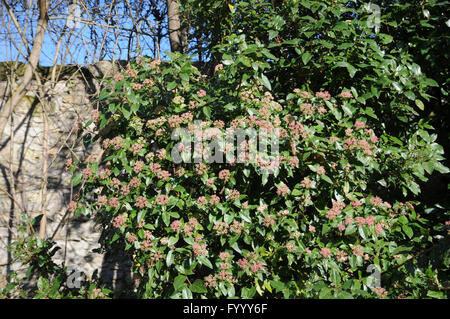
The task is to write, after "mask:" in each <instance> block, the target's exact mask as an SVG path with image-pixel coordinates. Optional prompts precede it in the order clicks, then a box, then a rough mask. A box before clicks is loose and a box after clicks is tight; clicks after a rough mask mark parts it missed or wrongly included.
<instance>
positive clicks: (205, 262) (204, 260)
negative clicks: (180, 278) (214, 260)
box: [197, 256, 213, 269]
mask: <svg viewBox="0 0 450 319" xmlns="http://www.w3.org/2000/svg"><path fill="white" fill-rule="evenodd" d="M197 260H198V261H199V263H200V264H202V265H205V266H207V267H209V268H211V269H213V265H212V264H211V262H210V261H209V259H208V258H206V256H200V257H197Z"/></svg>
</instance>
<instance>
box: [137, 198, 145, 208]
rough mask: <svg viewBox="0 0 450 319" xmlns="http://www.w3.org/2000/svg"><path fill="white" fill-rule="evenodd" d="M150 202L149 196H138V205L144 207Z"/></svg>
mask: <svg viewBox="0 0 450 319" xmlns="http://www.w3.org/2000/svg"><path fill="white" fill-rule="evenodd" d="M147 205H148V202H147V198H145V196H138V198H136V206H137V207H139V208H144V207H147Z"/></svg>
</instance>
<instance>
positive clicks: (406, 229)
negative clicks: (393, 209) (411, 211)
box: [402, 225, 414, 238]
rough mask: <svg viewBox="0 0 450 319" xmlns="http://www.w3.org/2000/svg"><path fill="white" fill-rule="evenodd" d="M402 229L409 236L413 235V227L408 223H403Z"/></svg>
mask: <svg viewBox="0 0 450 319" xmlns="http://www.w3.org/2000/svg"><path fill="white" fill-rule="evenodd" d="M402 230H403V232H404V233H405V234H406V235H407V236H408V237H409V238H412V237H413V235H414V232H413V230H412V228H411V227H409V226H408V225H403V226H402Z"/></svg>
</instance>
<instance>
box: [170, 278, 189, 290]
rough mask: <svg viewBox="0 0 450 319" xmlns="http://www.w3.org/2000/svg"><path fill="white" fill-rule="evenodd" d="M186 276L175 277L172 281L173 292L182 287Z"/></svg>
mask: <svg viewBox="0 0 450 319" xmlns="http://www.w3.org/2000/svg"><path fill="white" fill-rule="evenodd" d="M186 278H187V277H186V276H184V275H178V276H176V277H175V279H174V281H173V287H174V288H175V291H178V290H180V289H181V288H182V287H183V286H184V282H185V281H186Z"/></svg>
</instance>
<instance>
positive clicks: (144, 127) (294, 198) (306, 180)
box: [68, 35, 448, 298]
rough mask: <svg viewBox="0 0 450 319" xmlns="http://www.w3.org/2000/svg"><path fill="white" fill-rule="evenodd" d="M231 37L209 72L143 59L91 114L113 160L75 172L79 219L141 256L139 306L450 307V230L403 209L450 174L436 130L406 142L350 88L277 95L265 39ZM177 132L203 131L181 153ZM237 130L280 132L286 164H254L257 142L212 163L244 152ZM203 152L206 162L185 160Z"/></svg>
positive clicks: (424, 128) (178, 61) (181, 60)
mask: <svg viewBox="0 0 450 319" xmlns="http://www.w3.org/2000/svg"><path fill="white" fill-rule="evenodd" d="M227 41H228V42H227V43H226V44H224V45H223V46H222V47H221V48H219V49H220V50H223V51H224V54H223V63H222V64H219V65H217V66H216V69H215V74H214V75H212V76H210V77H208V76H203V75H201V74H200V72H199V71H198V70H197V69H196V68H195V67H193V66H192V64H191V62H190V60H189V57H188V56H183V55H179V54H173V55H172V59H171V61H169V62H167V63H164V64H160V62H159V61H157V60H149V59H145V58H140V59H138V60H136V61H133V62H132V63H131V64H130V65H129V66H128V68H127V70H125V72H124V73H121V74H117V75H116V76H115V77H114V79H113V80H111V81H110V85H109V86H108V88H106V89H105V90H104V91H103V92H102V94H101V96H100V97H101V99H103V100H105V108H104V110H103V111H102V112H100V111H98V110H95V111H94V112H93V117H92V121H93V122H95V123H96V124H97V125H98V127H99V130H100V132H101V135H103V141H102V143H103V148H104V153H103V160H102V162H100V163H99V162H98V161H95V158H96V154H92V155H91V156H89V157H88V158H87V159H86V160H85V161H84V162H80V163H78V162H72V161H69V163H68V167H69V169H70V170H71V171H72V172H73V173H74V179H73V181H74V186H77V185H83V186H82V187H81V188H80V194H79V195H80V199H79V200H78V201H77V202H72V203H71V205H70V207H71V209H72V210H73V211H75V212H76V213H83V214H86V215H92V216H94V218H95V219H96V220H97V221H98V222H99V223H100V224H101V225H102V228H103V233H102V236H101V245H102V249H103V250H104V251H114V250H124V251H125V252H126V253H127V255H128V257H129V258H130V260H133V263H134V266H133V271H134V272H135V274H136V275H138V276H139V277H140V280H139V284H138V286H137V287H136V291H137V295H138V296H140V297H144V298H158V297H163V298H168V297H171V298H200V297H208V298H214V297H215V298H218V297H228V298H235V297H243V298H252V297H256V296H264V297H281V298H305V297H306V298H311V297H312V298H361V297H363V298H373V297H376V296H379V297H385V296H388V297H390V298H397V297H400V298H402V297H412V298H421V297H445V289H446V287H445V285H448V283H446V282H445V280H446V279H445V275H444V274H445V270H446V269H448V247H447V243H446V241H445V236H446V234H447V232H448V230H447V229H446V227H447V226H446V225H444V224H441V225H437V226H435V227H434V228H430V224H429V221H428V219H427V218H426V216H425V217H424V216H421V214H419V213H418V212H417V211H416V208H415V207H416V206H417V205H419V204H420V203H417V202H415V201H413V200H411V201H405V200H404V198H406V197H409V198H414V196H415V195H417V194H418V193H419V192H420V188H419V186H418V184H417V180H418V179H426V175H427V174H430V173H432V172H433V171H435V170H437V171H440V172H442V173H446V172H448V169H447V168H446V167H444V166H443V165H442V164H441V163H440V161H441V160H442V159H443V157H442V153H443V151H442V147H441V146H440V145H438V144H437V143H434V140H435V138H436V136H435V135H433V134H430V133H429V132H428V130H429V129H431V127H430V126H429V125H428V124H427V123H426V122H425V121H423V120H420V121H418V122H417V123H416V124H417V127H418V129H417V130H416V131H413V132H412V134H410V135H409V136H408V137H407V138H404V139H403V140H402V139H401V137H400V136H394V135H392V134H390V133H389V132H387V131H383V130H381V128H382V123H381V124H380V122H381V121H380V119H379V118H378V116H377V114H376V110H374V108H373V107H370V106H367V105H364V104H363V103H362V101H361V99H359V97H360V95H359V94H358V93H359V92H358V91H357V90H356V89H355V88H354V87H351V88H349V89H346V90H343V91H342V92H340V94H337V95H331V94H330V93H329V92H327V91H318V92H313V91H309V90H307V87H306V86H305V87H303V88H302V89H299V88H295V89H293V90H292V91H291V92H287V91H281V92H279V90H280V89H279V86H277V85H276V83H273V81H270V80H269V79H268V77H267V76H265V72H263V71H265V70H267V69H269V68H270V65H271V63H270V62H268V61H267V58H269V59H270V57H268V56H267V55H268V54H270V53H269V52H268V51H267V50H266V48H265V47H264V46H263V45H262V44H261V43H258V42H254V43H247V42H246V37H244V36H242V35H241V36H230V37H228V38H227ZM225 52H227V53H225ZM278 93H280V96H281V98H280V97H278ZM195 120H200V121H201V122H195ZM90 124H91V123H90V122H88V123H87V124H86V125H90ZM180 127H184V128H186V129H187V130H188V131H189V132H190V133H191V135H190V136H188V137H185V138H184V139H182V143H179V140H180V139H179V138H174V137H175V136H173V132H176V129H177V128H180ZM211 128H213V129H211ZM239 128H242V129H246V128H247V129H248V128H255V129H257V130H258V134H259V135H262V136H263V139H262V141H264V140H265V138H267V139H270V138H273V135H271V134H276V136H277V137H278V142H279V155H280V157H279V158H273V157H272V158H270V157H268V158H256V159H255V158H251V157H250V154H252V153H251V152H250V151H251V150H252V147H253V146H256V145H255V144H254V143H253V141H252V140H251V139H248V140H246V142H244V143H243V145H246V147H248V151H249V152H248V153H245V155H242V154H241V156H240V157H238V158H236V159H235V161H234V162H233V161H231V162H226V163H214V162H213V163H211V160H210V159H211V157H210V156H214V155H217V154H220V152H224V154H228V155H230V154H231V153H232V152H234V150H235V149H234V148H232V147H231V146H230V145H227V144H226V143H223V142H221V140H220V136H221V135H220V134H225V133H227V134H231V133H232V132H233V129H236V130H237V129H239ZM196 129H197V130H200V131H201V132H202V134H201V138H200V141H202V142H207V143H206V144H205V145H208V143H209V142H210V141H214V140H216V141H218V143H217V144H216V146H217V147H218V148H215V150H214V152H213V150H212V149H209V148H208V147H206V146H205V148H206V149H203V150H202V149H200V148H199V146H195V144H197V143H198V142H199V140H196V136H195V132H196ZM376 132H379V133H376ZM97 138H98V136H97V137H93V139H92V141H94V140H96V139H97ZM200 145H203V144H200ZM192 146H194V152H193V153H192V154H193V155H194V157H193V158H194V159H196V158H197V157H196V152H199V154H201V155H202V154H203V156H204V157H203V158H202V157H201V155H200V158H202V159H201V161H197V162H192V161H188V159H189V158H192V154H191V149H192ZM209 146H210V147H211V148H212V147H213V144H210V145H209ZM181 148H183V151H184V153H183V152H181V151H182V150H181ZM218 149H220V152H219V151H218ZM178 151H179V152H181V156H182V158H183V159H184V161H183V162H181V163H180V162H178V163H177V162H176V159H175V156H176V155H177V152H178ZM213 154H214V155H213ZM197 155H198V154H197ZM238 156H239V155H238ZM208 159H209V160H208ZM268 168H272V169H273V170H268ZM81 183H82V184H81ZM445 214H447V216H448V212H445ZM447 218H448V217H447ZM439 252H440V253H439ZM442 252H444V253H442ZM430 254H433V256H435V257H436V258H434V259H430V258H425V259H423V258H422V259H421V257H424V256H430ZM370 265H375V266H372V267H376V268H378V269H379V270H380V272H381V279H382V285H381V287H376V286H375V287H373V285H374V278H375V277H374V276H371V273H370V272H367V270H368V267H369V266H370ZM436 265H440V266H439V267H440V268H436ZM370 269H371V268H370V267H369V270H370ZM372 269H373V268H372ZM372 287H373V288H372Z"/></svg>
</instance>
